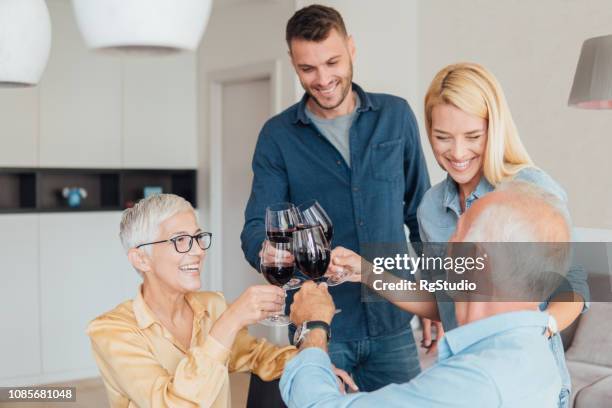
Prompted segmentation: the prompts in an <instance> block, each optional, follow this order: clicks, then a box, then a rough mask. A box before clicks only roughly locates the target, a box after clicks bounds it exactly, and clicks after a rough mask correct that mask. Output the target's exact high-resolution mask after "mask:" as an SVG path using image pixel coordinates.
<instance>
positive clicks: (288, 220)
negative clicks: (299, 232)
mask: <svg viewBox="0 0 612 408" xmlns="http://www.w3.org/2000/svg"><path fill="white" fill-rule="evenodd" d="M296 226H297V211H296V209H295V206H294V205H293V204H291V203H276V204H272V205H271V206H269V207H268V208H266V235H267V237H268V241H271V242H285V243H286V242H290V241H291V240H292V234H293V231H295V229H296Z"/></svg>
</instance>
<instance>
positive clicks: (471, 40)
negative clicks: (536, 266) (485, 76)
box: [417, 0, 612, 229]
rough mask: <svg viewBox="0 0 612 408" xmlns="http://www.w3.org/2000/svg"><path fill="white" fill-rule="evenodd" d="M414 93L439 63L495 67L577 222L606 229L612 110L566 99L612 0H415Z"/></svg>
mask: <svg viewBox="0 0 612 408" xmlns="http://www.w3.org/2000/svg"><path fill="white" fill-rule="evenodd" d="M419 6H420V10H419V21H421V29H420V31H419V41H420V52H419V54H418V58H417V59H418V61H419V70H420V73H421V75H420V81H419V84H420V94H421V95H424V94H425V91H426V88H427V86H428V85H429V82H430V81H431V78H433V76H434V75H435V73H436V72H437V71H438V70H439V69H440V68H442V67H443V66H445V65H446V64H449V63H453V62H457V61H474V62H478V63H481V64H483V65H485V66H486V67H487V68H489V69H490V70H491V71H493V73H494V74H495V75H496V76H497V78H498V79H499V81H500V82H501V84H502V86H503V87H504V90H505V92H506V97H507V99H508V103H509V105H510V109H511V110H512V113H513V116H514V119H515V121H516V123H517V126H518V129H519V132H520V133H521V137H522V139H523V141H524V143H525V144H526V146H527V149H528V150H529V153H530V154H531V156H532V158H533V159H534V161H535V163H536V164H537V165H538V166H540V167H541V168H542V169H544V170H545V171H547V172H548V173H549V174H551V175H552V176H553V177H554V178H555V179H556V180H557V181H558V182H560V183H561V185H563V187H564V188H565V189H566V190H567V192H568V194H569V199H570V207H571V210H572V215H573V219H574V223H575V224H576V225H577V226H580V227H589V228H608V229H610V228H612V205H610V203H611V202H612V181H610V175H611V174H612V160H610V152H611V151H612V138H610V129H612V114H611V113H610V112H609V111H587V110H579V109H574V108H569V107H568V106H567V99H568V96H569V92H570V89H571V85H572V80H573V75H574V71H575V68H576V64H577V62H578V56H579V54H580V47H581V45H582V42H583V41H584V40H585V39H587V38H589V37H593V36H597V35H602V34H610V33H612V7H610V6H611V4H610V1H609V0H589V1H573V0H538V1H489V0H461V1H456V0H429V1H423V2H420V3H419Z"/></svg>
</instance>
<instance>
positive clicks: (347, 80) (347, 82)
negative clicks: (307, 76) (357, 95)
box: [302, 62, 353, 110]
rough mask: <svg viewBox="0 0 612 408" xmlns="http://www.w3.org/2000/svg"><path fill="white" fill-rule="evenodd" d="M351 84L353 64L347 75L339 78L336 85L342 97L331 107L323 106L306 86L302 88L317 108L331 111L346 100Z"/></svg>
mask: <svg viewBox="0 0 612 408" xmlns="http://www.w3.org/2000/svg"><path fill="white" fill-rule="evenodd" d="M352 82H353V63H352V62H351V63H350V66H349V72H348V75H347V76H345V77H341V78H340V83H339V84H338V86H340V87H341V93H342V97H341V98H340V101H338V103H336V104H335V105H333V106H329V105H323V104H322V103H321V102H320V101H319V100H318V99H317V98H316V97H315V96H314V95H313V94H312V93H311V92H310V91H309V90H308V88H307V87H306V86H304V83H302V88H304V90H305V91H306V93H307V94H308V96H309V97H311V98H312V100H313V101H314V102H315V103H316V104H317V106H319V108H321V109H325V110H333V109H336V108H337V107H338V106H340V105H342V103H343V102H344V100H345V99H346V97H347V95H348V94H349V91H350V89H351V84H352Z"/></svg>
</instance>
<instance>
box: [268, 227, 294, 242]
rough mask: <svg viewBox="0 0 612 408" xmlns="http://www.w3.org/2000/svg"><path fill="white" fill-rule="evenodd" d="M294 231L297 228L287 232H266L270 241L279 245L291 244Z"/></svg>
mask: <svg viewBox="0 0 612 408" xmlns="http://www.w3.org/2000/svg"><path fill="white" fill-rule="evenodd" d="M293 231H295V228H292V229H287V230H274V229H273V230H269V231H266V235H267V236H268V241H270V242H277V243H290V242H291V241H292V240H293Z"/></svg>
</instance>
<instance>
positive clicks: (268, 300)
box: [224, 285, 286, 329]
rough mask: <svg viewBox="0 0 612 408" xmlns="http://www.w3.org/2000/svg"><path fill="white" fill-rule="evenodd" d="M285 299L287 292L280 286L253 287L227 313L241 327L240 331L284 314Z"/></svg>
mask: <svg viewBox="0 0 612 408" xmlns="http://www.w3.org/2000/svg"><path fill="white" fill-rule="evenodd" d="M285 297H286V295H285V291H284V290H282V289H281V288H279V287H278V286H273V285H256V286H251V287H249V288H248V289H247V290H245V291H244V292H243V293H242V295H240V297H239V298H238V299H236V301H235V302H234V303H232V304H231V305H230V307H229V308H228V309H227V310H226V311H225V313H227V314H229V315H231V317H232V318H233V319H235V321H236V323H237V324H238V325H239V326H240V327H239V329H242V328H243V327H246V326H248V325H251V324H254V323H257V322H258V321H260V320H263V319H265V318H267V317H270V316H273V315H275V314H278V313H279V312H282V311H283V308H284V307H285ZM225 313H224V314H225Z"/></svg>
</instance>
